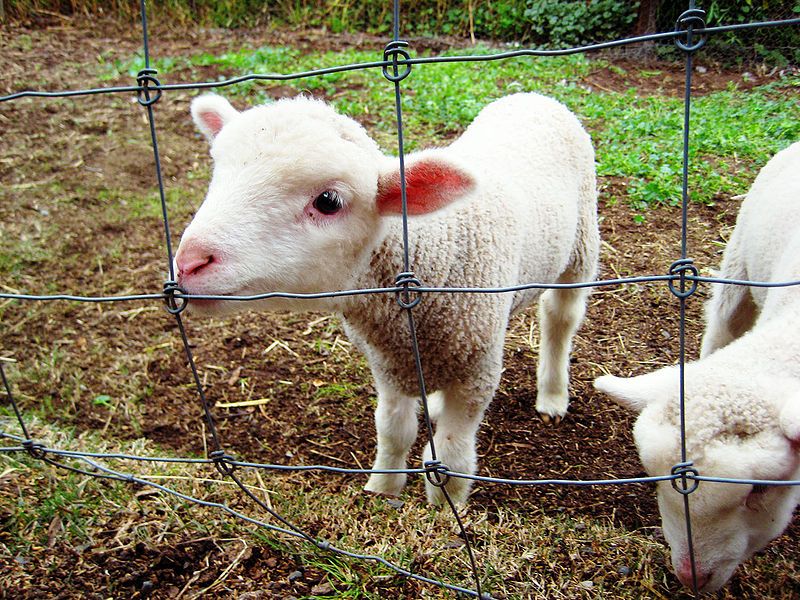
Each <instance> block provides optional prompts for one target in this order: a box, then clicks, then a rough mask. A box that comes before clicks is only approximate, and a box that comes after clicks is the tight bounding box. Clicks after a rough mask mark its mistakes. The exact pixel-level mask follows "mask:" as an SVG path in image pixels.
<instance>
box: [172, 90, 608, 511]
mask: <svg viewBox="0 0 800 600" xmlns="http://www.w3.org/2000/svg"><path fill="white" fill-rule="evenodd" d="M192 110H193V115H194V117H195V121H196V122H197V123H198V126H199V127H200V129H201V130H202V131H204V132H205V133H206V135H207V136H208V137H209V139H210V140H211V141H212V156H213V157H214V160H215V169H214V176H213V179H212V182H211V184H210V187H209V193H208V196H207V198H206V201H205V202H204V204H203V206H202V207H201V208H200V210H199V211H198V213H197V216H196V217H195V220H194V221H193V222H192V224H191V225H190V226H189V228H188V229H187V230H186V232H185V234H184V236H183V239H182V242H181V247H180V249H179V251H178V254H177V256H176V263H177V267H178V271H179V274H180V275H179V280H180V283H181V284H182V285H183V286H184V287H185V288H186V289H187V291H190V292H192V293H197V294H200V293H206V294H211V293H214V294H219V293H228V294H237V295H243V294H250V293H258V292H264V291H272V290H279V291H286V292H319V291H325V290H335V289H356V288H375V287H385V286H387V285H391V284H392V282H393V281H394V279H395V277H396V276H397V275H398V274H399V273H401V272H402V271H403V270H404V265H403V251H402V246H403V243H402V221H401V218H400V216H398V213H399V212H400V205H399V204H400V187H399V179H400V178H399V173H398V159H396V158H390V157H386V156H384V155H383V154H382V153H381V152H380V151H379V150H378V148H377V146H376V145H375V143H374V142H373V141H372V140H371V139H370V138H369V137H368V136H367V134H366V133H365V132H364V130H363V128H362V127H361V126H360V125H358V124H357V123H356V122H355V121H352V120H350V119H348V118H346V117H343V116H341V115H338V114H336V113H335V112H334V111H333V109H332V108H330V107H329V106H328V105H326V104H324V103H322V102H319V101H315V100H310V99H307V98H296V99H292V100H283V101H279V102H277V103H275V104H273V105H269V106H264V107H257V108H254V109H251V110H248V111H245V112H243V113H238V112H236V111H235V110H234V109H233V108H232V107H230V105H228V104H227V102H226V101H224V100H222V99H221V98H219V97H217V96H204V97H200V98H198V99H197V100H196V101H195V103H194V104H193V107H192ZM230 111H233V112H230ZM405 174H406V180H407V186H408V212H409V214H410V215H412V216H411V218H410V219H409V232H410V233H409V237H410V240H409V242H410V247H409V254H410V265H411V268H412V269H413V270H414V272H415V275H416V277H417V278H418V279H419V280H420V281H421V282H422V284H423V285H424V286H429V287H497V286H508V285H516V284H519V283H530V282H539V283H551V282H575V281H590V280H592V279H593V278H594V275H595V270H596V262H597V254H598V244H599V238H598V232H597V222H596V191H595V175H594V153H593V150H592V146H591V142H590V140H589V136H588V135H587V134H586V133H585V131H584V130H583V129H582V127H581V126H580V124H579V123H578V121H577V119H576V118H575V117H574V115H572V114H571V113H570V112H569V111H568V110H567V109H566V108H565V107H563V106H562V105H561V104H559V103H557V102H556V101H554V100H552V99H549V98H546V97H543V96H539V95H536V94H517V95H514V96H509V97H506V98H503V99H501V100H499V101H496V102H494V103H492V104H490V105H489V106H488V107H486V108H485V109H484V110H483V111H482V112H481V113H480V114H479V116H478V117H477V118H476V120H475V121H474V122H473V123H472V124H471V125H470V127H469V128H468V129H467V130H466V132H465V133H464V134H463V135H462V136H461V137H460V138H459V139H457V140H456V141H455V142H453V143H452V144H451V145H450V146H448V147H446V148H440V149H431V150H425V151H422V152H419V153H415V154H412V155H409V156H408V157H407V159H406V171H405ZM324 190H335V191H336V194H337V195H338V196H341V197H342V199H343V207H342V209H341V210H340V211H338V212H337V213H336V214H334V215H324V214H319V211H318V210H316V208H315V207H316V206H317V204H316V202H317V201H316V200H314V201H312V199H314V198H315V197H318V195H319V194H320V193H321V192H323V191H324ZM317 199H318V198H317ZM264 213H268V217H267V218H265V217H264ZM321 261H322V263H323V264H319V263H320V262H321ZM196 265H200V267H199V268H196ZM540 295H541V296H542V302H541V306H542V309H541V312H542V321H543V322H542V330H543V333H542V354H541V356H540V362H539V369H538V374H539V394H538V397H537V409H538V410H539V411H540V412H542V413H543V414H546V415H549V416H554V417H560V416H563V415H564V414H565V413H566V410H567V404H568V396H567V370H568V363H569V357H568V354H569V346H570V341H571V338H572V335H573V334H574V332H575V330H576V329H577V327H578V325H579V323H580V321H581V319H582V317H583V312H584V306H585V296H586V293H585V292H584V291H582V290H558V291H548V292H545V293H544V294H543V295H542V294H541V290H527V291H520V292H516V293H507V294H499V295H498V294H427V295H425V297H424V298H423V299H422V301H421V303H420V304H419V305H418V306H416V307H415V308H414V309H413V318H414V321H415V325H416V330H417V334H418V335H417V337H418V342H419V347H420V352H421V359H422V365H423V371H424V376H425V382H426V386H427V388H428V389H429V390H438V391H440V392H441V394H440V395H438V396H437V399H438V402H439V405H438V406H437V408H436V412H437V413H438V422H437V431H436V436H435V445H436V450H437V458H439V459H440V460H441V461H442V462H443V463H444V464H446V465H447V466H448V467H450V468H451V469H452V470H454V471H460V472H465V473H468V474H472V473H474V472H475V469H476V450H475V435H476V433H477V428H478V426H479V424H480V421H481V419H482V416H483V412H484V410H485V408H486V406H487V405H488V403H489V401H490V400H491V398H492V396H493V395H494V391H495V389H496V387H497V385H498V383H499V379H500V373H501V370H502V352H503V341H504V337H505V330H506V327H507V324H508V319H509V316H510V315H511V314H512V313H513V312H514V311H517V310H519V309H521V308H523V307H525V306H527V305H529V304H530V303H531V302H533V301H534V300H535V299H536V298H537V297H539V296H540ZM233 304H234V303H233V302H225V303H220V302H216V303H206V304H204V303H202V302H200V303H198V302H192V303H190V307H194V308H200V309H201V310H202V309H206V310H207V311H208V312H219V311H222V310H227V309H231V308H233ZM259 304H260V305H261V306H262V307H264V308H291V309H294V310H309V309H323V310H335V311H337V312H339V313H341V314H342V316H343V319H344V325H345V329H346V331H347V334H348V336H349V337H350V338H351V339H352V340H353V341H354V342H355V343H356V344H357V346H358V347H359V348H360V349H361V350H362V351H363V352H364V353H365V354H366V356H367V358H368V361H369V363H370V367H371V369H372V372H373V375H374V377H375V381H376V387H377V390H378V408H377V411H376V428H377V432H378V451H377V457H376V461H375V464H374V468H375V469H403V468H405V465H406V458H407V455H408V452H409V450H410V448H411V445H412V444H413V442H414V439H415V438H416V434H417V417H416V406H417V403H418V396H419V383H418V377H417V371H416V367H415V363H414V358H413V354H412V352H411V348H412V345H411V339H410V333H409V327H408V316H407V315H406V314H405V312H404V311H402V310H400V309H399V307H398V305H397V303H396V302H395V299H394V297H393V296H391V295H356V296H348V297H340V298H336V299H324V300H318V301H313V302H312V301H308V300H302V301H293V300H269V301H262V302H260V303H259ZM429 452H430V450H428V451H427V454H426V458H428V457H430V454H429ZM404 483H405V475H402V474H373V475H372V476H371V477H370V480H369V482H368V484H367V489H368V490H371V491H375V492H380V493H387V494H399V493H400V491H401V490H402V487H403V485H404ZM447 489H448V491H449V492H450V493H451V494H452V496H453V497H454V498H455V499H456V500H457V501H463V500H465V499H466V496H467V494H468V491H469V482H468V480H465V479H459V478H452V479H451V480H450V482H449V483H448V485H447ZM428 496H429V498H430V499H431V500H432V501H435V502H436V501H441V499H442V497H441V491H440V490H439V489H438V488H436V487H434V486H431V485H428Z"/></svg>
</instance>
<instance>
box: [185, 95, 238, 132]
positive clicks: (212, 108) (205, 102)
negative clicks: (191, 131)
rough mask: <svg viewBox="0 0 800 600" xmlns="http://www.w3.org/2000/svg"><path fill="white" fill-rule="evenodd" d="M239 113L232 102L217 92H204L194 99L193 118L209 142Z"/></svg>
mask: <svg viewBox="0 0 800 600" xmlns="http://www.w3.org/2000/svg"><path fill="white" fill-rule="evenodd" d="M238 114H239V112H238V111H237V110H236V109H235V108H233V106H231V103H230V102H228V101H227V100H226V99H225V98H223V97H222V96H217V95H216V94H204V95H203V96H198V97H197V98H195V99H194V100H193V101H192V119H194V123H195V125H197V128H198V129H199V130H200V132H201V133H202V134H203V135H204V136H206V138H207V139H208V141H209V142H210V141H212V140H213V139H214V138H215V137H217V134H218V133H219V132H220V130H221V129H222V128H223V127H224V126H225V123H227V122H228V121H230V120H231V119H232V118H233V117H235V116H236V115H238Z"/></svg>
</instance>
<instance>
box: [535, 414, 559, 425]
mask: <svg viewBox="0 0 800 600" xmlns="http://www.w3.org/2000/svg"><path fill="white" fill-rule="evenodd" d="M539 418H540V419H541V420H542V423H544V424H545V425H553V426H556V425H560V424H561V421H563V420H564V417H562V416H561V415H548V414H547V413H539Z"/></svg>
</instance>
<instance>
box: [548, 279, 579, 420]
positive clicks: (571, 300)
mask: <svg viewBox="0 0 800 600" xmlns="http://www.w3.org/2000/svg"><path fill="white" fill-rule="evenodd" d="M587 294H588V292H587V291H586V290H585V289H550V290H547V291H546V292H544V293H543V294H542V296H541V298H540V299H539V327H540V329H541V336H540V341H539V364H538V367H537V369H536V376H537V388H538V389H537V394H536V410H537V411H538V412H539V414H540V415H541V417H542V420H543V421H544V422H545V423H550V422H551V421H555V422H556V423H558V422H559V421H560V420H561V418H562V417H563V416H564V415H565V414H567V408H568V406H569V392H568V383H569V353H570V349H571V347H572V338H573V336H574V335H575V332H576V331H577V330H578V327H579V326H580V324H581V321H582V320H583V316H584V314H585V312H586V296H587Z"/></svg>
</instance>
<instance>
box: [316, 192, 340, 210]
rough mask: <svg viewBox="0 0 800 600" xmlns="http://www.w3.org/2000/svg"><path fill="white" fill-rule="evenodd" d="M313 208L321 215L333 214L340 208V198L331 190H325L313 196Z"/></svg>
mask: <svg viewBox="0 0 800 600" xmlns="http://www.w3.org/2000/svg"><path fill="white" fill-rule="evenodd" d="M313 205H314V208H316V209H317V210H318V211H319V212H321V213H322V214H323V215H334V214H336V213H337V212H339V211H340V210H342V206H343V205H342V199H341V198H340V197H339V194H337V193H336V192H334V191H333V190H325V191H324V192H322V193H321V194H320V195H319V196H317V197H316V198H314V204H313Z"/></svg>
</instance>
